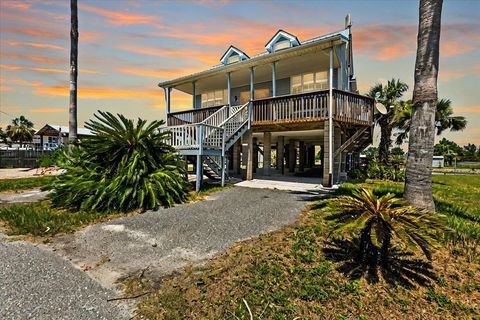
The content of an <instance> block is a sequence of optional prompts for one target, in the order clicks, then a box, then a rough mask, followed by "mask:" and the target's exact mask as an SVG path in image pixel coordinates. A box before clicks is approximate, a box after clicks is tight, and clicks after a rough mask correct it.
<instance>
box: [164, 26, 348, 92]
mask: <svg viewBox="0 0 480 320" xmlns="http://www.w3.org/2000/svg"><path fill="white" fill-rule="evenodd" d="M277 33H278V32H277ZM348 34H349V30H348V28H347V29H343V30H341V31H336V32H332V33H329V34H326V35H322V36H319V37H315V38H312V39H308V40H305V41H303V42H300V45H298V46H295V47H291V48H288V49H284V50H281V51H279V52H275V53H269V52H268V51H264V52H261V53H258V54H256V55H253V56H252V57H251V58H250V59H247V60H243V61H239V62H236V63H232V64H229V65H224V64H217V65H215V66H212V67H211V68H209V69H206V70H203V71H199V72H195V73H192V74H189V75H185V76H181V77H178V78H175V79H172V80H166V81H163V82H160V83H159V84H158V86H159V87H168V86H171V85H173V84H175V83H179V82H183V81H185V80H187V79H189V78H194V77H199V76H204V75H205V76H206V75H209V74H211V73H214V72H216V71H218V70H221V69H229V68H232V67H233V66H239V65H243V64H248V63H252V62H257V61H261V60H262V59H264V58H266V57H272V56H277V55H281V54H284V53H285V52H294V51H296V50H298V51H300V50H301V49H302V47H304V46H306V45H309V46H310V45H314V44H316V43H321V42H326V41H330V40H333V39H334V38H341V39H343V40H348V38H349V37H348Z"/></svg>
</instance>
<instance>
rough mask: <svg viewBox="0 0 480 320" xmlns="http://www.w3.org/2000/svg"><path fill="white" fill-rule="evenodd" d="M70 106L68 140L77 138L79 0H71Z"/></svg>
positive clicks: (72, 140)
mask: <svg viewBox="0 0 480 320" xmlns="http://www.w3.org/2000/svg"><path fill="white" fill-rule="evenodd" d="M70 15H71V22H70V107H69V121H68V141H69V142H70V143H72V142H75V141H76V140H77V78H78V68H77V62H78V14H77V0H70Z"/></svg>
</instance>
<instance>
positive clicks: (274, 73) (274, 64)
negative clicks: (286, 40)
mask: <svg viewBox="0 0 480 320" xmlns="http://www.w3.org/2000/svg"><path fill="white" fill-rule="evenodd" d="M276 69H277V62H276V61H274V62H272V97H275V96H277V80H276V79H277V70H276Z"/></svg>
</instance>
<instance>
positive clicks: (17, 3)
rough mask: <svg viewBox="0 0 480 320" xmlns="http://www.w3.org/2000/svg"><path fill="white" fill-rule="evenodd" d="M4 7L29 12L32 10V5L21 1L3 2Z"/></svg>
mask: <svg viewBox="0 0 480 320" xmlns="http://www.w3.org/2000/svg"><path fill="white" fill-rule="evenodd" d="M1 4H2V7H6V8H12V9H20V10H27V9H30V3H27V2H20V1H2V2H1Z"/></svg>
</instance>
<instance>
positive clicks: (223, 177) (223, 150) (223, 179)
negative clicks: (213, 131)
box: [221, 130, 226, 187]
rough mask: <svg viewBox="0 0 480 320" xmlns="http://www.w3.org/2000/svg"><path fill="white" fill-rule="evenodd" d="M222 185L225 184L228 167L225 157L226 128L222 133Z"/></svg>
mask: <svg viewBox="0 0 480 320" xmlns="http://www.w3.org/2000/svg"><path fill="white" fill-rule="evenodd" d="M221 159H222V160H221V162H222V164H221V165H222V187H223V186H225V169H226V168H225V167H226V161H225V159H226V157H225V130H223V133H222V158H221Z"/></svg>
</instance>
